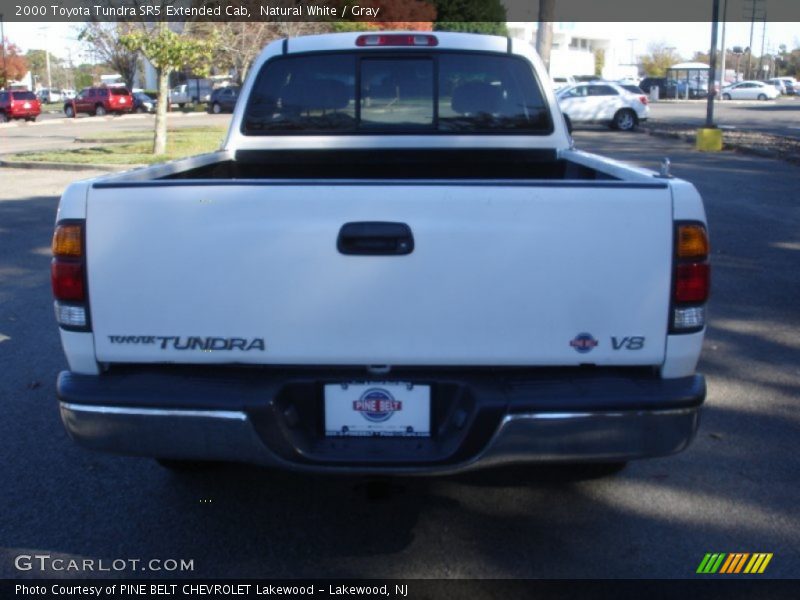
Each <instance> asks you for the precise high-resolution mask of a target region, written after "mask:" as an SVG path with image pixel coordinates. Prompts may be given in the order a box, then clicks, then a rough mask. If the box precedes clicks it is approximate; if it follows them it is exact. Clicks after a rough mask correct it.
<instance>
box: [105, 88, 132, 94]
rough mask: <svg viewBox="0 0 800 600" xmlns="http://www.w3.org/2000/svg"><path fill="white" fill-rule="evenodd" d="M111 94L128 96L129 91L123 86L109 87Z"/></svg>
mask: <svg viewBox="0 0 800 600" xmlns="http://www.w3.org/2000/svg"><path fill="white" fill-rule="evenodd" d="M109 91H110V92H111V95H112V96H128V95H129V92H128V90H127V89H125V88H109Z"/></svg>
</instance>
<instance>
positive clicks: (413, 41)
mask: <svg viewBox="0 0 800 600" xmlns="http://www.w3.org/2000/svg"><path fill="white" fill-rule="evenodd" d="M438 45H439V40H437V39H436V36H434V35H425V34H413V33H412V34H407V33H375V34H369V35H360V36H358V37H357V38H356V46H438Z"/></svg>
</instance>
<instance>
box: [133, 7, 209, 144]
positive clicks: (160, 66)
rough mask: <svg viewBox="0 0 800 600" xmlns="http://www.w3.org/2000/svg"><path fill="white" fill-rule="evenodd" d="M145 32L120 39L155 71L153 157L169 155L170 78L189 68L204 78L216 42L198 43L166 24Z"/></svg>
mask: <svg viewBox="0 0 800 600" xmlns="http://www.w3.org/2000/svg"><path fill="white" fill-rule="evenodd" d="M143 27H144V30H143V31H136V32H132V33H128V34H125V35H122V36H120V39H119V42H120V44H122V45H123V46H125V48H127V49H128V50H136V51H138V52H141V53H142V56H144V57H145V58H146V59H147V60H148V61H150V64H152V65H153V67H154V68H155V69H156V73H157V76H158V100H157V103H156V125H155V137H154V139H153V154H164V153H166V151H167V109H168V105H169V76H170V73H172V72H173V71H175V70H177V69H183V68H190V69H191V70H192V71H193V72H194V73H195V75H197V76H201V77H202V76H205V75H207V74H208V72H209V70H210V64H211V58H212V56H213V53H214V47H215V40H214V39H213V37H212V38H210V39H206V40H197V39H194V38H191V37H189V36H188V35H183V34H179V33H175V32H174V31H172V30H171V29H169V28H168V26H167V23H165V22H163V21H162V22H159V23H154V24H151V25H144V26H143Z"/></svg>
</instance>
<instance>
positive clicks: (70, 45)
mask: <svg viewBox="0 0 800 600" xmlns="http://www.w3.org/2000/svg"><path fill="white" fill-rule="evenodd" d="M596 26H597V31H598V33H599V34H602V35H604V36H608V37H611V38H615V39H617V40H625V41H626V43H630V44H632V46H633V53H634V55H636V56H639V55H642V54H646V53H647V51H648V46H649V45H650V44H652V43H658V42H664V43H666V45H668V46H674V47H675V48H676V51H677V52H678V54H680V55H681V56H682V57H684V58H686V59H689V58H691V56H692V55H693V54H694V52H695V51H697V50H700V51H703V52H708V49H709V47H710V45H711V24H710V23H597V24H596ZM761 28H762V25H761V24H759V23H757V24H756V27H755V31H754V33H753V53H754V54H756V55H758V54H760V53H761V37H762V35H761V33H762V30H761ZM79 31H80V25H77V24H74V23H5V34H6V37H7V38H8V40H9V41H10V42H13V43H15V44H17V45H18V46H20V47H21V48H22V50H23V52H24V51H27V50H30V49H37V48H38V49H43V48H45V47H46V48H47V49H48V50H50V52H51V53H52V54H54V55H55V56H58V57H60V58H67V57H68V54H69V52H71V53H72V59H73V61H74V62H75V63H79V62H84V61H88V60H89V55H88V54H87V53H86V47H85V46H84V45H83V44H81V43H80V42H78V41H77V36H78V33H79ZM720 36H721V29H720ZM630 40H633V41H632V42H631V41H630ZM749 43H750V23H742V22H736V23H728V24H727V26H726V35H725V45H726V46H727V47H728V48H731V47H732V46H742V47H745V46H748V45H749ZM780 44H786V46H787V47H788V48H789V49H790V50H791V49H793V48H797V47H800V23H767V28H766V44H765V47H764V49H765V52H777V51H778V47H779V46H780Z"/></svg>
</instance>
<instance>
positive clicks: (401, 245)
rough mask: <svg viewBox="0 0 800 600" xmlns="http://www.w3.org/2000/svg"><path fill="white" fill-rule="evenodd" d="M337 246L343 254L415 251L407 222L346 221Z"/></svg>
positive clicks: (398, 254)
mask: <svg viewBox="0 0 800 600" xmlns="http://www.w3.org/2000/svg"><path fill="white" fill-rule="evenodd" d="M336 248H337V249H338V250H339V252H341V253H342V254H357V255H362V256H400V255H403V254H411V253H412V252H413V251H414V236H413V234H412V233H411V228H410V227H409V226H408V225H406V224H405V223H387V222H382V221H360V222H358V223H345V224H344V225H342V228H341V229H340V230H339V238H338V239H337V240H336Z"/></svg>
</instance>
